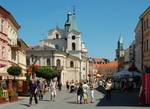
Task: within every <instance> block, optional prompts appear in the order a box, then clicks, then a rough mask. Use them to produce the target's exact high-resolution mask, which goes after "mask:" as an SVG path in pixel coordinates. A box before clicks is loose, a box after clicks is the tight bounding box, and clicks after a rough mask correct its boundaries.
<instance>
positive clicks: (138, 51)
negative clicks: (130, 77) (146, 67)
mask: <svg viewBox="0 0 150 109" xmlns="http://www.w3.org/2000/svg"><path fill="white" fill-rule="evenodd" d="M134 32H135V66H136V67H137V69H138V70H139V71H142V30H141V22H140V21H139V22H138V24H137V26H136V28H135V30H134Z"/></svg>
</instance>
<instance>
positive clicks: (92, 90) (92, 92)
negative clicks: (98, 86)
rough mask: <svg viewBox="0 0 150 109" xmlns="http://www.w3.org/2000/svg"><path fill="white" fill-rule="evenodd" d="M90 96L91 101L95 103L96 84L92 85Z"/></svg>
mask: <svg viewBox="0 0 150 109" xmlns="http://www.w3.org/2000/svg"><path fill="white" fill-rule="evenodd" d="M90 97H91V103H94V84H91V85H90Z"/></svg>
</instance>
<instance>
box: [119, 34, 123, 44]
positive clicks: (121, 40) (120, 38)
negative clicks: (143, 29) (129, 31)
mask: <svg viewBox="0 0 150 109" xmlns="http://www.w3.org/2000/svg"><path fill="white" fill-rule="evenodd" d="M119 42H120V43H123V37H122V35H120V37H119Z"/></svg>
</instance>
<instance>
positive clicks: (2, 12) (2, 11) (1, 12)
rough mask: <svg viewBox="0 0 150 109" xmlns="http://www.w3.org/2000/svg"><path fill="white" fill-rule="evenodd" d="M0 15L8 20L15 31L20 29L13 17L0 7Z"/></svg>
mask: <svg viewBox="0 0 150 109" xmlns="http://www.w3.org/2000/svg"><path fill="white" fill-rule="evenodd" d="M0 14H2V15H3V16H4V17H7V18H8V19H10V21H11V22H12V23H13V24H14V26H15V27H16V28H17V29H19V28H20V25H19V24H18V23H17V21H16V20H15V18H14V17H13V15H12V14H11V13H10V12H9V11H7V10H6V9H5V8H3V7H2V6H0Z"/></svg>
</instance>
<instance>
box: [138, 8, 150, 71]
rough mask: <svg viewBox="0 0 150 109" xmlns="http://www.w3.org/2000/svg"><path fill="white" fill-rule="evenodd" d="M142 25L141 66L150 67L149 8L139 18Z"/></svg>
mask: <svg viewBox="0 0 150 109" xmlns="http://www.w3.org/2000/svg"><path fill="white" fill-rule="evenodd" d="M140 20H141V23H142V27H141V28H142V48H143V51H142V58H143V59H142V60H143V61H142V65H143V68H145V66H150V7H148V8H147V9H146V10H145V11H144V13H143V14H142V15H141V16H140Z"/></svg>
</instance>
